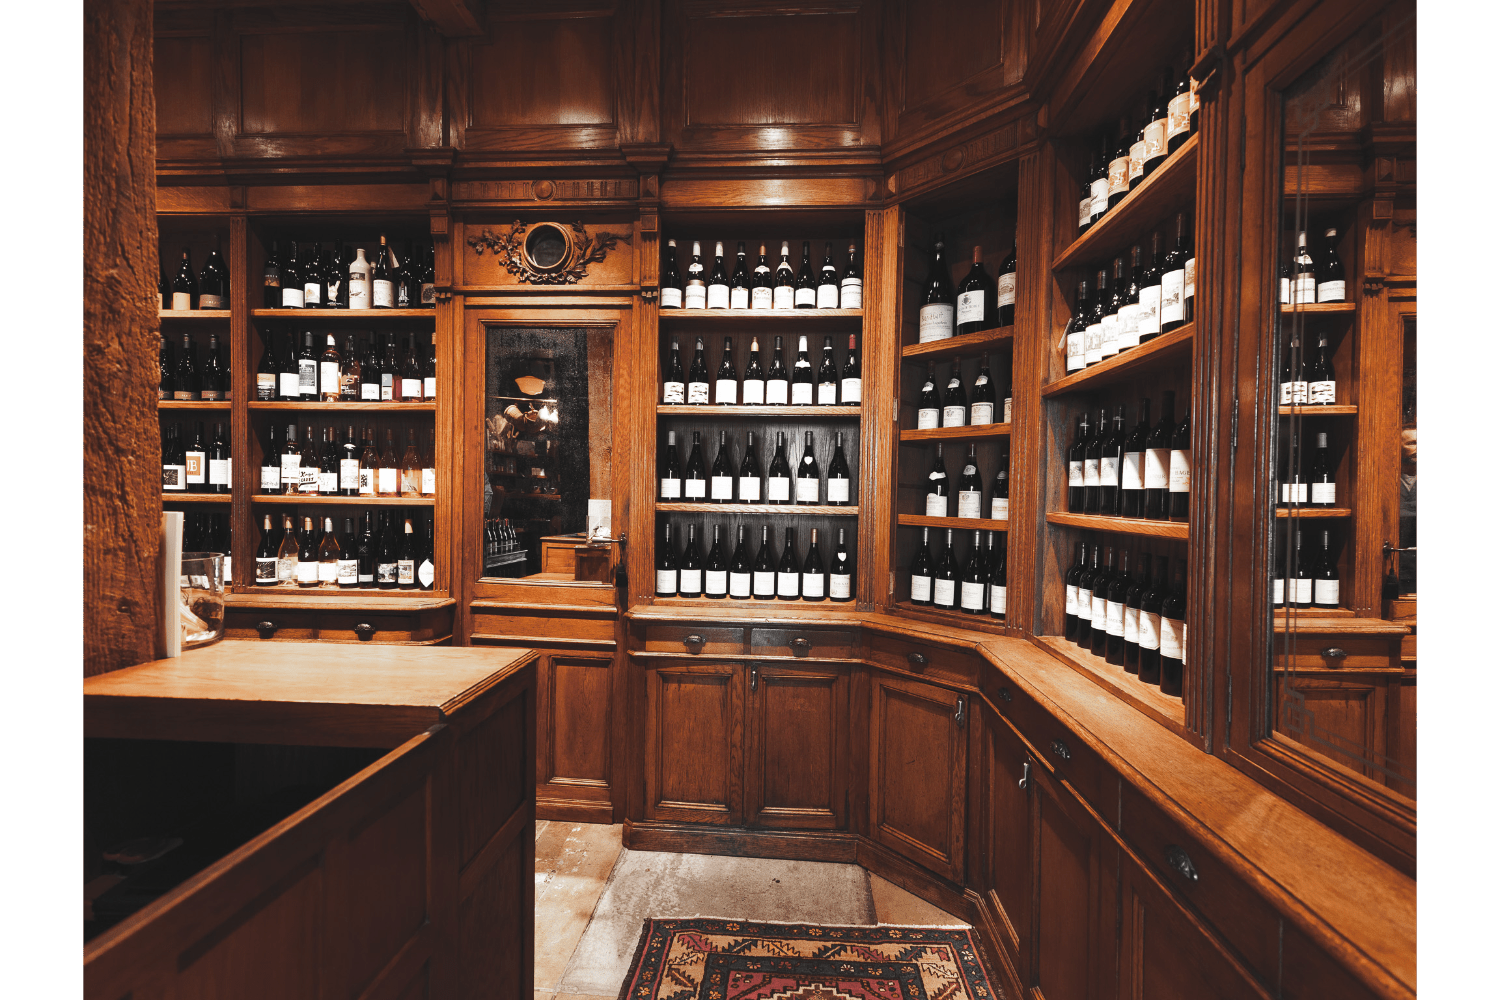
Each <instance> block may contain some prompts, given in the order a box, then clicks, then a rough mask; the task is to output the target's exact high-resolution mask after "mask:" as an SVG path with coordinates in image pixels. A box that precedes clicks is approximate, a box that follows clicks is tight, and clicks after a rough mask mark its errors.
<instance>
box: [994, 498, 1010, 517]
mask: <svg viewBox="0 0 1500 1000" xmlns="http://www.w3.org/2000/svg"><path fill="white" fill-rule="evenodd" d="M990 520H991V521H1009V520H1010V498H1009V497H991V498H990Z"/></svg>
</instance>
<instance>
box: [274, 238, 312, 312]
mask: <svg viewBox="0 0 1500 1000" xmlns="http://www.w3.org/2000/svg"><path fill="white" fill-rule="evenodd" d="M280 305H281V308H283V309H301V308H303V307H304V306H305V305H306V290H305V287H304V286H303V284H302V264H301V263H300V262H299V261H298V260H297V241H296V240H292V241H291V244H290V249H289V250H288V251H287V254H286V256H285V257H283V258H282V261H281V302H280Z"/></svg>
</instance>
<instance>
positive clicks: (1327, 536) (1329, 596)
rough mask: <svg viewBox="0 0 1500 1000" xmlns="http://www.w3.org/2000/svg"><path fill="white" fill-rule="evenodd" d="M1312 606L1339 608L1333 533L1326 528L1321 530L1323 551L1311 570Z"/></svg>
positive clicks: (1337, 571)
mask: <svg viewBox="0 0 1500 1000" xmlns="http://www.w3.org/2000/svg"><path fill="white" fill-rule="evenodd" d="M1313 606H1314V607H1318V608H1336V607H1338V606H1339V570H1338V564H1337V563H1335V562H1334V560H1333V533H1332V532H1331V531H1330V530H1329V529H1328V528H1324V529H1323V549H1322V551H1321V552H1320V553H1318V563H1317V566H1316V567H1314V569H1313Z"/></svg>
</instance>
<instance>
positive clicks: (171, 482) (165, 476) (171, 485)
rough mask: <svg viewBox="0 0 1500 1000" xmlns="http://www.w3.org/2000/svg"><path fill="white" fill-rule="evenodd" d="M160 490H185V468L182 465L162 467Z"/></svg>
mask: <svg viewBox="0 0 1500 1000" xmlns="http://www.w3.org/2000/svg"><path fill="white" fill-rule="evenodd" d="M161 488H162V489H164V490H185V489H187V467H186V466H183V465H163V466H162V467H161Z"/></svg>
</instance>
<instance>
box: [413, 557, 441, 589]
mask: <svg viewBox="0 0 1500 1000" xmlns="http://www.w3.org/2000/svg"><path fill="white" fill-rule="evenodd" d="M436 576H437V567H436V566H434V565H432V560H431V559H423V560H422V563H421V565H419V566H418V567H417V582H418V583H420V584H421V585H422V586H423V587H426V588H428V589H431V587H432V581H433V579H434V578H435V577H436Z"/></svg>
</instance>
